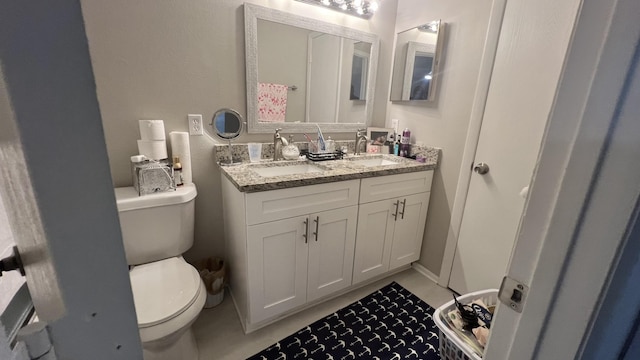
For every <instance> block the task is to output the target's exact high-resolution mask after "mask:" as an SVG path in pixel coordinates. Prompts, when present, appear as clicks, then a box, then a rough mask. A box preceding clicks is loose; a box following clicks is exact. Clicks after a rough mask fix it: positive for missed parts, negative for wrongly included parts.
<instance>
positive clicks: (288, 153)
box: [282, 135, 300, 160]
mask: <svg viewBox="0 0 640 360" xmlns="http://www.w3.org/2000/svg"><path fill="white" fill-rule="evenodd" d="M298 156H300V149H298V147H297V146H296V144H294V142H293V135H289V145H287V146H285V147H283V148H282V157H283V158H285V160H296V159H297V158H298Z"/></svg>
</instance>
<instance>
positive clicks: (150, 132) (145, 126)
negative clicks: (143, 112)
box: [138, 120, 166, 140]
mask: <svg viewBox="0 0 640 360" xmlns="http://www.w3.org/2000/svg"><path fill="white" fill-rule="evenodd" d="M138 125H139V126H140V139H142V140H166V136H165V134H164V121H162V120H138Z"/></svg>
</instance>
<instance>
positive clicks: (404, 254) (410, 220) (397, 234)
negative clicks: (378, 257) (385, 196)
mask: <svg viewBox="0 0 640 360" xmlns="http://www.w3.org/2000/svg"><path fill="white" fill-rule="evenodd" d="M430 194H431V193H430V192H427V193H422V194H415V195H409V196H405V197H401V198H399V200H400V205H399V207H400V209H399V210H398V219H397V220H396V222H395V228H394V231H393V245H392V247H391V261H390V262H389V270H391V269H395V268H397V267H398V266H402V265H406V264H409V263H411V262H413V261H416V260H418V258H420V249H421V248H422V237H423V236H424V225H425V223H426V221H427V208H428V207H429V195H430Z"/></svg>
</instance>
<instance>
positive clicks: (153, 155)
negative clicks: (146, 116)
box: [138, 140, 167, 160]
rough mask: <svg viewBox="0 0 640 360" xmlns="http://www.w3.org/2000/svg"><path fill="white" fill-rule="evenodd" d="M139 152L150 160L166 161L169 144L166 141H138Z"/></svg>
mask: <svg viewBox="0 0 640 360" xmlns="http://www.w3.org/2000/svg"><path fill="white" fill-rule="evenodd" d="M138 152H139V153H140V154H142V155H144V156H146V157H147V158H148V159H152V160H162V159H166V158H167V142H166V141H165V140H138Z"/></svg>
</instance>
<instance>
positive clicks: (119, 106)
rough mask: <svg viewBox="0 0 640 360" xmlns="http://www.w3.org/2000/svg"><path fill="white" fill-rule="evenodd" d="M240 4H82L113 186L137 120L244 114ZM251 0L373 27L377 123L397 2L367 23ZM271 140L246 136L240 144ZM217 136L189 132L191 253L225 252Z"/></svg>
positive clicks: (177, 121) (169, 124) (123, 168)
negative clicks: (193, 188)
mask: <svg viewBox="0 0 640 360" xmlns="http://www.w3.org/2000/svg"><path fill="white" fill-rule="evenodd" d="M243 2H244V1H242V0H225V1H219V0H215V1H207V0H191V1H189V2H178V1H157V0H137V1H128V0H112V1H101V0H82V1H81V4H82V12H83V16H84V20H85V26H86V31H87V38H88V40H89V48H90V52H91V60H92V65H93V70H94V75H95V80H96V87H97V93H98V101H99V103H100V111H101V115H102V120H103V124H104V132H105V137H106V142H107V150H108V154H109V164H110V167H111V173H112V177H113V183H114V185H115V186H127V185H130V184H131V179H130V178H131V176H130V174H129V163H128V159H129V157H130V156H131V155H133V154H136V153H137V152H138V150H137V147H136V139H138V135H139V134H138V125H137V120H138V119H163V120H165V127H166V130H167V131H174V130H179V131H186V130H187V122H186V114H188V113H196V114H203V117H204V119H206V120H207V121H208V120H209V119H210V118H211V116H212V115H213V113H214V112H215V111H216V110H218V109H220V108H223V107H230V108H234V109H236V110H238V111H239V112H240V113H241V114H243V115H245V114H246V96H245V93H246V92H245V60H244V59H245V54H244V20H243V18H244V15H243V8H242V4H243ZM250 2H252V3H256V4H258V5H262V6H268V7H272V8H277V9H279V10H283V11H288V12H291V13H295V14H299V15H302V16H306V17H310V18H315V19H319V20H322V21H325V22H332V23H336V24H339V25H343V26H349V27H352V28H355V29H358V30H361V31H367V32H370V33H374V34H377V35H378V36H379V37H380V54H381V55H380V58H379V62H378V76H377V77H378V82H377V86H376V95H377V96H379V98H378V101H376V102H375V104H374V116H373V118H374V123H373V125H374V126H381V125H382V124H384V121H385V116H386V114H387V102H386V101H385V99H386V98H387V96H388V86H389V76H388V74H389V73H390V71H391V70H390V69H391V62H392V61H391V52H392V46H393V38H394V22H395V18H396V5H397V0H385V1H384V2H382V3H381V6H380V9H379V11H378V13H377V14H376V15H375V16H373V18H372V19H371V20H368V21H367V20H363V19H360V18H357V17H354V16H349V15H344V14H341V13H339V12H336V11H331V10H329V9H323V8H322V7H318V6H312V5H308V4H303V3H300V2H295V1H288V0H287V1H279V0H253V1H250ZM332 135H333V134H332ZM332 137H333V138H335V139H353V138H354V134H343V135H334V136H332ZM271 139H272V137H271V135H270V134H265V135H246V134H245V135H242V136H241V137H240V138H239V139H238V140H237V142H241V143H242V142H248V141H265V142H268V141H271ZM297 139H299V140H301V138H300V136H298V138H297ZM215 142H217V141H216V140H211V139H209V138H208V137H206V136H203V137H191V152H192V155H191V160H192V163H193V180H194V182H195V183H196V184H197V186H198V198H197V201H196V229H195V244H194V246H193V248H192V249H191V250H190V252H188V253H187V255H186V256H187V259H189V260H196V259H198V258H200V257H203V256H213V255H223V254H224V239H223V223H222V210H223V209H222V197H221V193H220V191H221V190H220V171H219V170H218V168H217V166H216V165H215V164H214V158H213V153H212V148H213V144H214V143H215Z"/></svg>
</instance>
